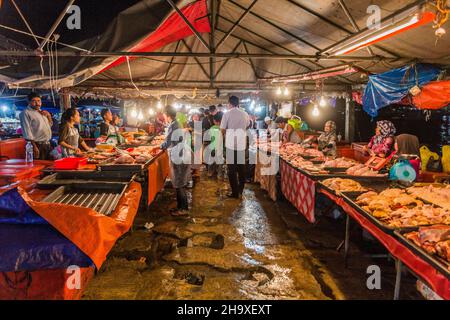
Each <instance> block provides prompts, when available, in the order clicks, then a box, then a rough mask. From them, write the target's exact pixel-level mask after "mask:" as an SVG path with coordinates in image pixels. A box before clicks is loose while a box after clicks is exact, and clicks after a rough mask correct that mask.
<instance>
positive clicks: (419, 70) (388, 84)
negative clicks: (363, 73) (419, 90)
mask: <svg viewBox="0 0 450 320" xmlns="http://www.w3.org/2000/svg"><path fill="white" fill-rule="evenodd" d="M441 72H442V70H441V69H440V68H438V67H436V66H434V65H431V64H412V65H408V66H405V67H402V68H398V69H394V70H391V71H388V72H385V73H382V74H376V75H371V76H369V83H368V84H367V87H366V90H365V92H364V96H363V100H362V104H363V108H364V111H366V112H367V113H368V114H369V115H371V116H372V117H376V116H377V115H378V110H379V109H381V108H383V107H385V106H388V105H390V104H393V103H397V102H400V101H401V100H402V99H403V98H404V97H405V96H406V95H407V94H408V93H409V90H410V89H412V88H413V87H414V86H423V85H425V84H427V83H429V82H430V81H433V80H436V79H437V78H438V76H439V75H440V73H441Z"/></svg>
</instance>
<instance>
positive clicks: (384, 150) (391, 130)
mask: <svg viewBox="0 0 450 320" xmlns="http://www.w3.org/2000/svg"><path fill="white" fill-rule="evenodd" d="M396 131H397V130H396V129H395V126H394V124H393V123H392V122H391V121H388V120H382V121H377V128H376V129H375V135H374V136H373V137H372V139H370V142H369V144H368V145H367V146H366V147H364V150H365V151H366V152H368V153H369V154H370V155H371V156H378V157H381V158H385V157H387V156H388V155H389V154H390V153H391V151H392V148H393V146H394V142H395V138H394V136H395V133H396Z"/></svg>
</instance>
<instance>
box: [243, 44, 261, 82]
mask: <svg viewBox="0 0 450 320" xmlns="http://www.w3.org/2000/svg"><path fill="white" fill-rule="evenodd" d="M244 49H245V53H247V54H249V53H250V52H249V51H248V48H247V44H246V43H245V42H244ZM248 61H250V65H251V66H252V70H253V73H254V74H255V79H256V81H258V80H259V76H258V70H257V69H256V67H255V64H254V63H253V60H252V59H250V58H249V59H248Z"/></svg>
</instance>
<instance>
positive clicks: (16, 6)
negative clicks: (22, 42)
mask: <svg viewBox="0 0 450 320" xmlns="http://www.w3.org/2000/svg"><path fill="white" fill-rule="evenodd" d="M11 2H12V4H13V5H14V7H15V8H16V11H17V12H18V13H19V15H20V17H21V18H22V20H23V22H24V23H25V25H26V26H27V28H28V30H29V31H30V33H31V35H32V36H33V38H34V40H35V41H36V43H37V45H38V47H39V46H40V43H39V40H38V39H37V37H36V35H35V34H34V32H33V30H32V29H31V27H30V25H29V24H28V21H27V19H25V17H24V15H23V14H22V11H20V8H19V6H18V5H17V4H16V1H14V0H11Z"/></svg>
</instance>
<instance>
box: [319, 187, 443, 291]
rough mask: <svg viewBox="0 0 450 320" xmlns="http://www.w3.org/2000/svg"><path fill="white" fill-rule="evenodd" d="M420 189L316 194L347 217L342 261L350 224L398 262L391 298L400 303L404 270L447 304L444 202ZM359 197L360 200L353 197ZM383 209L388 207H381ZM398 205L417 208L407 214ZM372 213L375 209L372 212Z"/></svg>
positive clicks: (408, 210)
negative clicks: (407, 270)
mask: <svg viewBox="0 0 450 320" xmlns="http://www.w3.org/2000/svg"><path fill="white" fill-rule="evenodd" d="M349 185H350V184H347V186H349ZM334 186H336V185H334ZM353 186H355V184H353ZM383 188H384V190H383ZM423 188H424V187H412V188H409V189H406V190H403V189H398V188H390V187H389V186H388V185H385V186H384V187H380V186H378V188H377V189H378V190H383V191H381V192H380V193H377V192H375V191H369V192H370V193H369V192H368V191H367V190H368V189H365V188H364V187H362V188H360V189H359V190H357V191H355V190H356V189H355V188H354V187H353V188H351V187H350V188H349V187H344V189H340V190H335V189H332V190H330V188H328V187H327V186H326V185H324V184H320V186H319V187H318V191H319V192H320V193H322V194H324V195H326V196H327V197H328V198H329V199H331V200H332V201H334V202H335V203H336V204H337V205H339V206H340V207H341V208H342V210H343V212H345V213H346V215H347V218H346V219H347V221H346V231H345V240H344V248H345V259H347V255H348V248H349V238H350V237H349V230H350V218H351V219H352V220H354V221H356V222H357V223H358V224H359V225H360V226H361V227H362V228H363V229H364V230H367V231H368V232H369V233H370V234H372V236H374V237H375V238H376V239H377V240H378V241H379V242H380V243H381V244H382V245H383V246H384V247H385V248H386V249H387V250H388V252H389V253H390V255H391V256H393V257H394V258H395V259H396V261H397V263H396V267H397V278H396V287H395V292H394V298H396V299H398V297H399V293H400V284H401V275H402V265H405V266H406V267H407V268H408V269H409V270H410V271H411V272H412V274H413V275H415V276H416V277H417V278H418V279H420V280H422V281H423V282H424V283H426V284H427V285H428V286H429V287H430V288H431V289H432V290H433V291H434V292H435V293H436V294H437V295H438V296H439V297H441V298H443V299H447V300H448V299H450V272H449V270H450V269H449V267H450V250H449V243H448V240H445V234H448V232H450V227H449V226H448V225H449V222H450V221H449V220H448V213H447V211H445V210H443V209H440V208H442V207H441V206H442V205H443V202H439V200H437V199H438V198H437V197H429V193H428V192H429V191H424V190H423ZM425 188H429V187H425ZM435 188H442V189H443V191H442V192H447V190H446V189H448V188H447V187H446V186H440V187H435ZM364 189H365V190H364ZM444 189H445V191H444ZM414 190H415V191H414ZM357 194H359V196H356V195H357ZM421 196H425V197H428V199H429V200H432V199H434V203H435V204H433V205H431V204H428V205H427V204H423V203H424V202H423V199H422V198H421ZM370 198H372V199H370ZM367 199H370V201H367ZM436 200H437V201H436ZM429 203H432V202H429ZM364 204H367V205H368V206H364ZM438 204H439V205H440V206H439V205H438ZM380 205H381V207H380ZM384 205H387V206H388V207H382V206H384ZM402 205H409V206H411V205H413V206H415V207H413V208H408V207H406V206H402ZM376 207H378V209H375V208H376ZM380 208H381V209H380ZM388 208H389V209H388ZM371 209H372V210H371ZM388 210H389V211H388ZM414 210H415V211H414ZM381 211H386V212H384V213H382V212H381ZM412 214H414V216H412ZM441 239H442V240H441ZM436 248H438V249H437V250H436Z"/></svg>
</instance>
